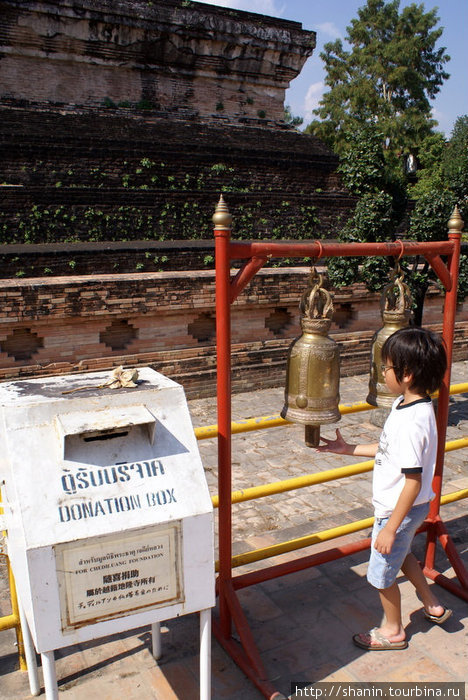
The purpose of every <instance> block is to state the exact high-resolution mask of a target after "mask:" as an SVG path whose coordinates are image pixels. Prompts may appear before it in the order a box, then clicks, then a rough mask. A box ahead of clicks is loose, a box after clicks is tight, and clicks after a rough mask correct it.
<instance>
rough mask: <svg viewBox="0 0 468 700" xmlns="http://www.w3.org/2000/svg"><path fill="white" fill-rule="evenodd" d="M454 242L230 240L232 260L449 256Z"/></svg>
mask: <svg viewBox="0 0 468 700" xmlns="http://www.w3.org/2000/svg"><path fill="white" fill-rule="evenodd" d="M454 249H455V245H454V243H453V242H452V241H433V242H430V243H418V242H417V241H391V242H390V241H389V242H384V243H327V242H322V241H307V242H305V241H299V242H297V241H231V242H230V245H229V256H230V258H231V260H236V259H237V260H238V259H240V258H250V257H253V256H258V257H262V258H264V257H267V256H272V257H276V258H282V257H293V258H294V257H297V258H299V257H310V258H315V259H320V258H333V257H352V256H356V257H359V256H368V255H381V256H397V257H401V256H403V255H410V256H412V255H423V256H426V255H428V256H429V257H434V256H437V255H451V254H452V253H453V252H454Z"/></svg>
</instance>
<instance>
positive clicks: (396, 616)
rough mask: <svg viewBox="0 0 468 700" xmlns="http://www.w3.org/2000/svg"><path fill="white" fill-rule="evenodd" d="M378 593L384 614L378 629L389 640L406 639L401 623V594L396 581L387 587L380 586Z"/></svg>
mask: <svg viewBox="0 0 468 700" xmlns="http://www.w3.org/2000/svg"><path fill="white" fill-rule="evenodd" d="M379 595H380V602H381V603H382V607H383V611H384V614H385V620H384V622H383V624H382V625H381V626H380V627H379V630H380V632H381V634H382V635H383V636H384V637H386V638H387V639H388V641H389V642H402V641H403V640H404V639H406V634H405V630H404V629H403V625H402V623H401V595H400V589H399V588H398V584H397V582H396V581H395V582H394V583H392V585H391V586H389V587H388V588H381V589H380V590H379Z"/></svg>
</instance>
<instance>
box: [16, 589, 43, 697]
mask: <svg viewBox="0 0 468 700" xmlns="http://www.w3.org/2000/svg"><path fill="white" fill-rule="evenodd" d="M18 610H19V616H20V622H21V632H22V635H23V643H24V654H25V656H26V666H27V668H28V678H29V688H30V690H31V695H40V693H41V685H40V683H39V676H38V673H37V659H36V650H35V648H34V643H33V640H32V637H31V630H30V629H29V625H28V621H27V620H26V615H25V614H24V610H23V606H22V605H21V601H20V600H18Z"/></svg>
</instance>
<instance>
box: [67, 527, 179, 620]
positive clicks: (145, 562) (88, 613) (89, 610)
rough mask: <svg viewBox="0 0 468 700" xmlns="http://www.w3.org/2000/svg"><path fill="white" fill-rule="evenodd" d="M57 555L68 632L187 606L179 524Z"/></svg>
mask: <svg viewBox="0 0 468 700" xmlns="http://www.w3.org/2000/svg"><path fill="white" fill-rule="evenodd" d="M54 550H55V556H56V565H57V577H58V584H59V594H60V611H61V620H62V631H63V632H65V631H70V630H74V629H77V628H78V627H82V626H83V625H89V624H94V623H96V622H98V621H101V620H108V619H111V618H113V617H121V616H124V615H126V614H131V613H134V612H137V611H142V610H148V609H151V608H156V607H161V606H167V605H173V604H175V603H180V602H183V601H184V592H183V584H182V581H181V573H180V572H181V571H182V565H181V523H180V521H176V522H175V523H164V524H162V525H159V526H154V527H152V528H144V529H141V530H133V531H129V532H127V533H123V534H121V535H118V536H116V535H115V534H113V535H105V536H101V537H94V538H91V539H89V540H87V541H86V543H84V542H83V541H76V542H66V543H63V544H57V545H55V547H54Z"/></svg>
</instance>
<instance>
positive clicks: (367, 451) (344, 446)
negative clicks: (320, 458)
mask: <svg viewBox="0 0 468 700" xmlns="http://www.w3.org/2000/svg"><path fill="white" fill-rule="evenodd" d="M320 439H321V440H323V442H324V443H325V445H321V446H320V447H317V452H334V453H335V454H338V455H354V456H355V457H375V455H376V454H377V448H378V447H379V443H378V442H376V443H371V444H367V445H351V444H350V443H348V442H345V441H344V440H343V438H342V436H341V433H340V431H339V430H338V428H337V430H336V440H329V439H328V438H325V437H321V438H320Z"/></svg>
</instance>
